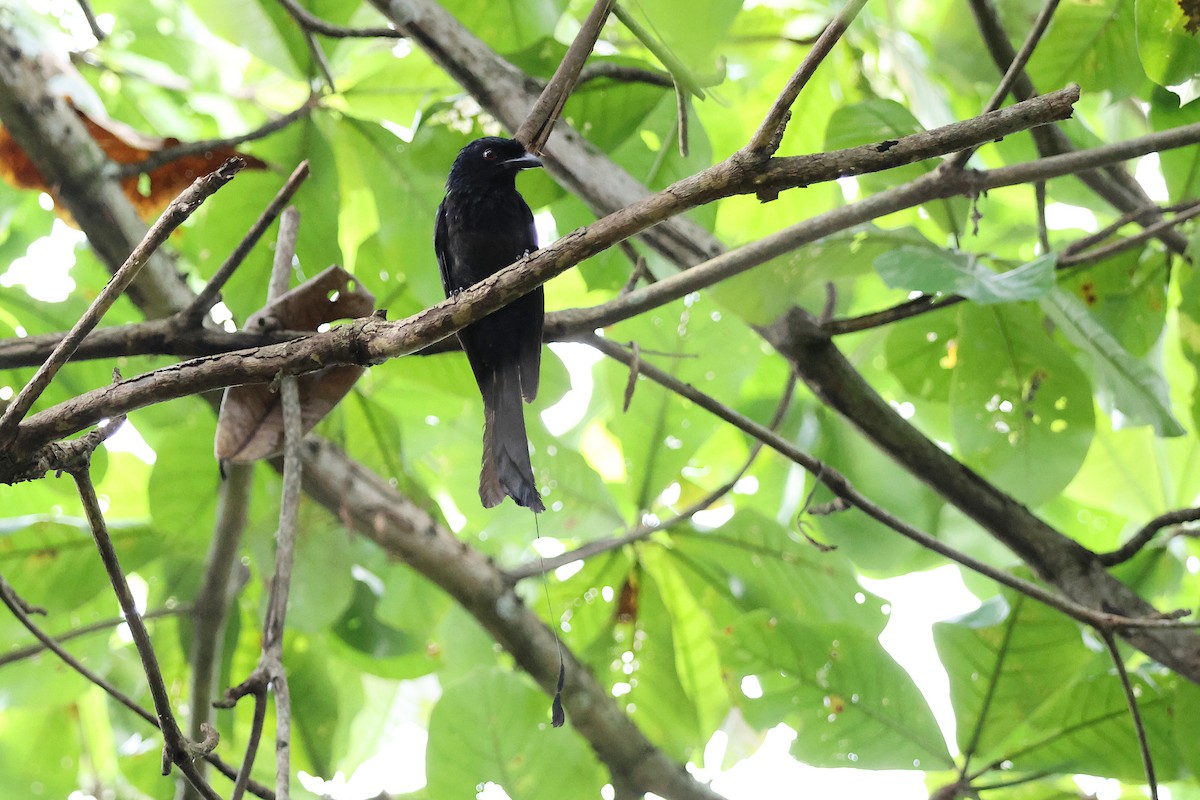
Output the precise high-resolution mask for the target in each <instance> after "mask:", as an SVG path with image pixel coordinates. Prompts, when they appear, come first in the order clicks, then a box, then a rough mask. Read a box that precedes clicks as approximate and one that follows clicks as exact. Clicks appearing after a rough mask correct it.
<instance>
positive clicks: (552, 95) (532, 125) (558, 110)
mask: <svg viewBox="0 0 1200 800" xmlns="http://www.w3.org/2000/svg"><path fill="white" fill-rule="evenodd" d="M612 6H613V0H596V2H595V3H594V4H593V5H592V10H591V11H590V12H589V13H588V15H587V18H586V19H585V20H584V21H583V24H582V25H581V26H580V27H579V33H577V34H575V39H574V40H572V42H571V46H570V47H568V48H567V52H566V55H564V56H563V59H562V61H560V62H559V64H558V68H557V69H555V70H554V76H553V77H551V78H550V82H549V83H547V84H546V88H545V89H542V93H541V94H540V95H539V96H538V99H537V102H536V103H534V104H533V108H531V109H530V110H529V114H527V115H526V117H525V121H524V122H522V123H521V127H520V128H518V129H517V132H516V134H515V135H514V138H515V139H516V140H517V141H518V142H520V143H521V144H523V145H525V149H526V150H528V151H529V152H531V153H536V154H539V155H540V154H541V153H542V151H543V150H544V149H545V147H546V140H547V139H549V138H550V132H551V131H552V130H553V129H554V123H555V122H557V121H558V117H559V115H561V114H562V110H563V106H565V105H566V104H567V98H568V97H570V96H571V91H572V90H573V89H574V88H575V86H576V85H577V84H578V83H579V73H580V71H581V70H582V69H583V64H584V62H585V61H587V59H588V56H590V55H591V54H592V48H594V47H595V46H596V39H598V38H599V37H600V31H601V29H602V28H604V23H605V22H607V21H608V14H609V12H610V11H611V10H612Z"/></svg>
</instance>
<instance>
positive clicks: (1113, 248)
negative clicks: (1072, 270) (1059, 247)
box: [1058, 203, 1200, 268]
mask: <svg viewBox="0 0 1200 800" xmlns="http://www.w3.org/2000/svg"><path fill="white" fill-rule="evenodd" d="M1195 217H1200V203H1196V204H1195V205H1193V206H1192V207H1191V208H1189V209H1188V210H1186V211H1181V212H1179V213H1178V214H1176V215H1175V216H1173V217H1171V218H1170V219H1163V220H1159V221H1158V222H1155V223H1154V224H1153V225H1147V226H1146V227H1144V228H1143V229H1142V230H1140V231H1138V232H1137V233H1135V234H1133V235H1132V236H1127V237H1125V238H1124V239H1120V240H1118V241H1116V242H1112V243H1110V244H1107V245H1104V246H1103V247H1097V248H1095V249H1093V250H1087V251H1085V252H1082V253H1080V252H1076V253H1074V254H1073V255H1070V256H1065V257H1063V258H1060V259H1059V260H1058V265H1059V266H1060V267H1063V268H1065V267H1074V266H1078V265H1079V264H1084V263H1091V262H1096V261H1101V260H1103V259H1105V258H1109V257H1111V256H1114V255H1116V254H1117V253H1120V252H1123V251H1125V250H1128V249H1130V248H1131V247H1136V246H1137V245H1139V244H1142V243H1143V242H1145V241H1146V240H1148V239H1153V238H1155V237H1157V236H1158V235H1159V234H1161V233H1162V232H1163V231H1164V230H1166V229H1168V228H1174V227H1175V226H1177V225H1179V224H1181V223H1183V222H1187V221H1188V220H1189V219H1193V218H1195Z"/></svg>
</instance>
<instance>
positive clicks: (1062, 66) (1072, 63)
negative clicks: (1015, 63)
mask: <svg viewBox="0 0 1200 800" xmlns="http://www.w3.org/2000/svg"><path fill="white" fill-rule="evenodd" d="M1133 4H1134V0H1098V1H1097V2H1071V3H1063V4H1062V6H1061V7H1060V8H1059V9H1058V10H1057V12H1056V13H1055V14H1054V19H1053V21H1052V22H1051V24H1050V28H1049V30H1047V32H1046V36H1045V37H1044V38H1043V39H1042V41H1041V42H1040V43H1039V44H1038V47H1037V49H1036V50H1034V51H1033V56H1032V57H1031V58H1030V60H1029V67H1028V69H1029V77H1030V78H1031V79H1032V80H1033V83H1034V85H1035V86H1037V87H1039V88H1043V89H1044V90H1050V89H1058V88H1061V87H1063V86H1066V85H1067V84H1069V83H1078V84H1079V85H1080V87H1081V88H1082V89H1083V91H1084V92H1100V91H1105V92H1109V93H1111V94H1112V95H1113V96H1115V97H1117V98H1123V97H1127V96H1129V95H1130V94H1132V93H1134V92H1137V91H1139V90H1140V89H1141V88H1142V87H1143V86H1144V85H1145V84H1146V73H1145V72H1144V71H1143V69H1142V63H1141V61H1140V60H1139V59H1138V49H1137V41H1136V39H1137V36H1136V31H1135V28H1134V20H1133Z"/></svg>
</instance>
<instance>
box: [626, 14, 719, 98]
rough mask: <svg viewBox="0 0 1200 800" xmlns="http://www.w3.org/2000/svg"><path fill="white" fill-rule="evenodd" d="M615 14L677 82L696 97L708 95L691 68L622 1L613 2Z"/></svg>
mask: <svg viewBox="0 0 1200 800" xmlns="http://www.w3.org/2000/svg"><path fill="white" fill-rule="evenodd" d="M612 13H613V16H614V17H616V18H617V19H619V20H621V24H622V25H624V26H625V27H626V28H628V29H629V32H630V33H632V34H633V35H634V36H636V37H637V39H638V41H640V42H641V43H642V45H643V46H644V47H645V48H646V49H647V50H649V51H650V52H651V53H653V54H654V57H655V58H657V59H658V60H659V61H660V62H661V63H662V65H663V66H664V67H666V68H667V71H668V72H670V73H671V76H672V78H673V79H674V80H675V82H676V83H678V84H679V85H681V86H683V88H685V89H687V90H688V91H689V92H691V93H692V94H694V95H696V97H698V98H700V99H701V100H703V99H704V98H705V97H707V95H705V94H704V89H702V88H700V81H699V80H697V79H696V76H695V75H693V74H692V72H691V70H689V69H688V68H687V67H685V66H684V65H683V62H682V61H680V60H679V59H678V58H676V57H675V54H674V53H672V52H671V50H670V48H668V47H667V46H666V45H665V44H663V43H662V42H660V41H659V40H658V38H657V37H656V36H654V34H652V33H650V31H648V30H646V29H645V28H644V27H643V26H642V24H641V23H640V22H638V21H637V19H635V18H634V17H633V15H632V14H630V13H629V12H628V11H626V10H625V7H624V6H623V5H622V4H621V3H613V4H612Z"/></svg>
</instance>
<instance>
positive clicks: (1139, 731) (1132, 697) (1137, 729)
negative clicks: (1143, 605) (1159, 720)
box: [1100, 631, 1158, 800]
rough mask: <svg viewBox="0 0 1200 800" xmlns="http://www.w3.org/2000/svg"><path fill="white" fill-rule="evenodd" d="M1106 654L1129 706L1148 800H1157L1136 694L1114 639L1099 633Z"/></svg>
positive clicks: (1152, 764) (1155, 780) (1152, 768)
mask: <svg viewBox="0 0 1200 800" xmlns="http://www.w3.org/2000/svg"><path fill="white" fill-rule="evenodd" d="M1100 637H1101V638H1102V639H1103V640H1104V645H1105V647H1107V648H1108V654H1109V655H1110V656H1111V657H1112V661H1113V666H1114V667H1116V669H1117V676H1118V677H1119V678H1120V679H1121V688H1122V689H1123V690H1124V692H1125V703H1126V705H1128V706H1129V716H1130V718H1131V719H1132V720H1133V732H1134V735H1135V736H1137V741H1138V750H1140V751H1141V754H1142V767H1143V768H1144V769H1145V770H1146V783H1147V784H1148V785H1149V787H1150V800H1158V779H1157V778H1155V776H1154V758H1153V757H1152V756H1151V755H1150V742H1149V740H1148V739H1147V738H1146V726H1145V725H1144V724H1143V723H1142V712H1141V710H1140V709H1139V708H1138V701H1137V693H1136V692H1135V691H1134V690H1133V684H1132V683H1130V682H1129V673H1128V672H1127V671H1126V670H1125V659H1123V658H1121V652H1120V651H1119V650H1118V649H1117V642H1116V639H1114V638H1113V635H1112V634H1111V633H1109V632H1108V631H1100Z"/></svg>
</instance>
